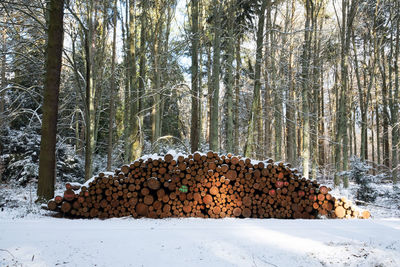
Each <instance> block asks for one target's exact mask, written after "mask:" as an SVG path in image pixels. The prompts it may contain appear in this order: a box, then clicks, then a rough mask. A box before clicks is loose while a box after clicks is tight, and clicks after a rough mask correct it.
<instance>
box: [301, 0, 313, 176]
mask: <svg viewBox="0 0 400 267" xmlns="http://www.w3.org/2000/svg"><path fill="white" fill-rule="evenodd" d="M312 13H313V6H312V2H311V0H306V20H305V26H304V29H305V31H304V45H303V52H302V56H301V84H302V91H301V96H302V113H303V149H302V153H301V154H302V158H303V176H304V177H305V178H306V179H308V177H309V171H310V167H309V163H310V104H309V98H310V81H309V79H310V70H309V65H310V54H311V34H312V32H313V31H312V29H310V27H311V25H310V23H311V19H312Z"/></svg>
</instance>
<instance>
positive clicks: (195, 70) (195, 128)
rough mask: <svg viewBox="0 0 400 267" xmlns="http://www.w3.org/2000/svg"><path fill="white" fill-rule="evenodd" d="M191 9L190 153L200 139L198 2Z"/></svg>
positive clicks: (196, 0) (195, 1) (197, 145)
mask: <svg viewBox="0 0 400 267" xmlns="http://www.w3.org/2000/svg"><path fill="white" fill-rule="evenodd" d="M191 5H192V6H191V7H192V38H191V40H192V47H191V56H192V73H191V79H192V112H191V114H192V118H191V125H190V148H191V152H192V153H194V152H195V151H197V150H198V149H199V139H200V127H199V126H200V125H199V122H200V118H199V101H200V90H199V51H198V45H199V27H198V26H199V2H198V0H191Z"/></svg>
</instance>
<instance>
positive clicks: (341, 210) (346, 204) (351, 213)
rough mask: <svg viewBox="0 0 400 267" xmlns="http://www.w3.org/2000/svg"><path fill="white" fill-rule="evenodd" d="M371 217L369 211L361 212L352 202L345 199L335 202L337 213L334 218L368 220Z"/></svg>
mask: <svg viewBox="0 0 400 267" xmlns="http://www.w3.org/2000/svg"><path fill="white" fill-rule="evenodd" d="M370 216H371V214H370V213H369V211H367V210H364V211H362V212H359V211H358V210H356V208H355V207H354V206H353V205H352V203H351V201H350V200H348V199H347V198H345V197H342V198H340V199H336V200H335V213H334V215H333V217H337V218H340V219H342V218H346V219H350V218H362V219H368V218H369V217H370Z"/></svg>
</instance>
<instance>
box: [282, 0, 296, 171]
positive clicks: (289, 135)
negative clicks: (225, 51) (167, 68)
mask: <svg viewBox="0 0 400 267" xmlns="http://www.w3.org/2000/svg"><path fill="white" fill-rule="evenodd" d="M294 12H295V1H294V0H292V1H291V16H290V30H293V26H294V25H293V24H294ZM293 50H294V49H293V36H291V35H290V36H289V62H288V88H287V90H288V93H287V96H288V97H287V101H286V102H285V106H286V107H285V110H286V160H287V161H288V162H289V163H291V164H294V162H295V159H296V144H297V142H296V107H295V105H296V102H295V98H296V91H295V81H294V70H293Z"/></svg>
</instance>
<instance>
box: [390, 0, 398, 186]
mask: <svg viewBox="0 0 400 267" xmlns="http://www.w3.org/2000/svg"><path fill="white" fill-rule="evenodd" d="M396 12H397V16H396V17H397V18H396V29H399V28H400V25H399V24H400V16H398V14H399V12H400V3H399V2H398V1H397V4H396ZM399 48H400V33H399V30H397V31H396V47H395V52H394V64H393V65H394V92H393V97H392V99H393V103H392V105H391V106H392V109H391V114H392V179H393V183H395V184H396V183H397V180H398V179H397V175H398V163H399V162H398V146H399V120H398V112H399V98H400V95H399V62H398V59H399Z"/></svg>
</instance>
